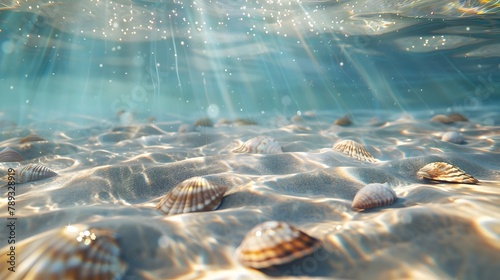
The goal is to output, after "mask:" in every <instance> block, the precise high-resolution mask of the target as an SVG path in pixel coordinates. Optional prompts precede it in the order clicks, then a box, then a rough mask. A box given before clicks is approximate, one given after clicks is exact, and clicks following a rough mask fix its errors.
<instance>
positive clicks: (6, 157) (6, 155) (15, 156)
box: [0, 147, 24, 162]
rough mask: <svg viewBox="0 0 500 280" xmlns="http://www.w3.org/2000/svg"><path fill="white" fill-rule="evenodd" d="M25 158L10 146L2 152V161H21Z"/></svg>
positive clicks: (0, 159)
mask: <svg viewBox="0 0 500 280" xmlns="http://www.w3.org/2000/svg"><path fill="white" fill-rule="evenodd" d="M23 160H24V158H23V156H21V155H20V154H19V153H18V152H16V151H15V150H13V149H11V148H9V147H6V148H5V149H3V150H2V151H1V152H0V162H20V161H23Z"/></svg>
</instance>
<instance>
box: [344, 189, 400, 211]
mask: <svg viewBox="0 0 500 280" xmlns="http://www.w3.org/2000/svg"><path fill="white" fill-rule="evenodd" d="M397 198H398V197H397V196H396V193H395V192H394V190H393V189H392V188H391V187H390V186H389V184H388V183H383V184H380V183H373V184H368V185H366V186H364V187H363V188H361V189H360V190H359V191H358V192H357V193H356V195H355V196H354V199H353V200H352V205H351V207H352V208H353V209H360V210H363V209H368V208H375V207H381V206H386V205H390V204H392V203H394V201H396V199H397Z"/></svg>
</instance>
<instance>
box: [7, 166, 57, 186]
mask: <svg viewBox="0 0 500 280" xmlns="http://www.w3.org/2000/svg"><path fill="white" fill-rule="evenodd" d="M16 176H17V177H16ZM54 176H57V173H56V172H54V171H52V170H51V169H50V168H48V167H47V166H45V165H42V164H38V163H31V164H28V165H25V166H24V167H22V168H21V169H20V170H19V172H17V174H16V175H15V176H14V177H15V178H16V182H17V183H18V184H22V183H27V182H32V181H37V180H42V179H45V178H49V177H54Z"/></svg>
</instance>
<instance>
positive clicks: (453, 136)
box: [441, 131, 464, 144]
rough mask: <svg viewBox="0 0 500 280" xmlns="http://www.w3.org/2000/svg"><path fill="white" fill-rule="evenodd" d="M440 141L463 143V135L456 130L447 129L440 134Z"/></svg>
mask: <svg viewBox="0 0 500 280" xmlns="http://www.w3.org/2000/svg"><path fill="white" fill-rule="evenodd" d="M441 141H444V142H450V143H454V144H462V143H464V137H463V136H462V134H460V133H459V132H456V131H448V132H446V133H444V134H443V136H441Z"/></svg>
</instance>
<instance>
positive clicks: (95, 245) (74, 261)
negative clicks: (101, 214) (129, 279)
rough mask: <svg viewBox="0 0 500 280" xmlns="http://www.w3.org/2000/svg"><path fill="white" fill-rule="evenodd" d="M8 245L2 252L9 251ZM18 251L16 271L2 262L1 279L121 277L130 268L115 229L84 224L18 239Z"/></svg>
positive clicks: (16, 250)
mask: <svg viewBox="0 0 500 280" xmlns="http://www.w3.org/2000/svg"><path fill="white" fill-rule="evenodd" d="M16 241H17V240H16ZM9 246H10V245H9ZM9 246H7V247H4V248H2V252H10V250H9V249H10V248H9ZM15 252H16V267H15V272H11V271H8V270H7V268H6V267H4V266H3V264H2V270H1V271H0V279H120V278H121V277H122V276H123V274H124V273H125V271H126V268H127V265H126V264H125V263H124V262H123V261H122V260H121V259H120V247H119V245H118V241H117V236H116V234H115V232H113V231H112V230H108V229H97V228H89V227H87V226H84V225H71V226H67V227H65V228H63V229H54V230H50V231H47V232H44V233H41V234H37V235H35V236H33V237H30V238H28V239H26V240H23V241H21V242H19V243H18V242H16V246H15ZM4 268H5V269H4Z"/></svg>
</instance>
